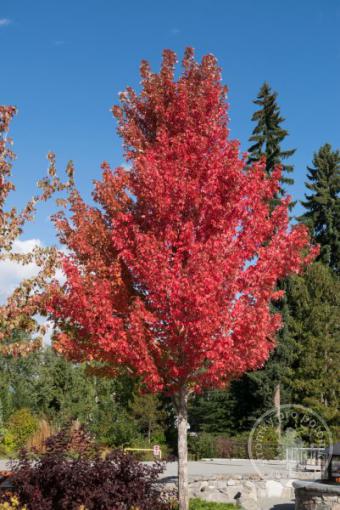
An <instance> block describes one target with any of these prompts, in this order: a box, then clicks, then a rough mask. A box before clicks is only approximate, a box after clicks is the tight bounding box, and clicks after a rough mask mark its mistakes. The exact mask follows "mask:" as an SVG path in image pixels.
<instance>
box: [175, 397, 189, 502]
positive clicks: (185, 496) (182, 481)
mask: <svg viewBox="0 0 340 510" xmlns="http://www.w3.org/2000/svg"><path fill="white" fill-rule="evenodd" d="M177 430H178V500H179V510H188V509H189V484H188V393H187V390H186V388H183V389H182V390H181V391H180V394H179V398H178V407H177Z"/></svg>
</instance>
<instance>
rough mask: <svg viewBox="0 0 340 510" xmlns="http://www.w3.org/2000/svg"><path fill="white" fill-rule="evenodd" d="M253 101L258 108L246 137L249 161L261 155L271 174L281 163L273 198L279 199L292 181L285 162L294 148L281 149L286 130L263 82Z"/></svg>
mask: <svg viewBox="0 0 340 510" xmlns="http://www.w3.org/2000/svg"><path fill="white" fill-rule="evenodd" d="M254 103H255V104H256V105H257V106H259V109H258V110H257V111H256V112H255V113H254V114H253V116H252V119H251V120H252V121H253V122H256V126H255V128H254V130H253V133H252V135H251V137H250V138H249V141H250V142H251V143H252V145H251V147H250V148H249V150H248V152H249V163H252V162H254V161H258V160H260V159H261V158H262V157H263V156H265V158H266V170H267V173H268V175H271V174H272V172H273V170H274V168H275V166H277V165H281V166H282V177H281V187H280V190H279V193H278V197H277V198H278V199H279V198H280V197H282V196H284V195H285V194H286V190H285V186H286V185H290V184H293V183H294V179H292V178H291V177H290V176H289V175H290V174H291V173H292V172H293V166H292V165H290V164H287V163H286V160H287V159H288V158H290V157H291V156H292V155H293V154H294V152H295V149H290V150H283V148H282V142H283V141H284V139H285V138H286V136H287V135H288V131H287V130H286V129H284V128H283V127H282V126H281V124H282V123H283V122H284V120H285V119H284V118H283V117H282V116H281V113H280V108H279V106H278V104H277V93H276V92H273V91H272V90H271V87H270V86H269V84H268V83H267V82H265V83H264V84H263V85H262V87H261V89H260V91H259V94H258V96H257V98H256V99H255V101H254ZM273 205H275V201H274V204H273Z"/></svg>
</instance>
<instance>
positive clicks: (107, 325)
mask: <svg viewBox="0 0 340 510" xmlns="http://www.w3.org/2000/svg"><path fill="white" fill-rule="evenodd" d="M175 61H176V57H175V54H174V53H172V52H171V51H165V52H164V56H163V63H162V67H161V71H160V73H159V74H155V73H152V72H151V71H150V69H149V66H148V64H147V63H146V62H143V64H142V67H141V74H142V91H141V93H140V94H139V95H137V94H136V93H135V92H134V91H133V90H132V89H130V88H128V89H127V91H126V92H124V93H123V94H121V106H120V107H118V106H116V107H114V109H113V111H114V114H115V116H116V118H117V119H118V123H119V133H120V135H121V136H122V137H123V140H124V147H125V154H126V157H127V159H128V160H129V162H130V164H131V168H130V169H127V168H119V169H117V170H116V171H111V170H110V168H109V167H108V165H107V164H104V165H103V178H102V180H101V181H99V182H96V183H95V189H94V200H95V202H96V203H97V204H96V206H92V205H91V206H90V205H86V204H85V203H84V202H83V200H82V199H81V198H80V196H79V194H77V193H73V194H72V195H71V197H70V203H71V210H72V219H71V221H68V220H67V219H66V217H65V216H63V215H59V216H58V217H57V218H56V225H57V228H58V230H59V234H60V238H61V240H62V242H63V243H64V244H65V245H66V246H67V247H68V248H69V250H70V255H69V256H67V257H65V260H64V271H65V273H66V278H67V279H66V283H65V285H64V286H63V288H62V289H59V288H58V287H57V286H55V287H54V288H53V289H52V291H51V296H50V298H49V302H48V310H49V311H50V313H51V314H52V316H53V317H54V318H55V319H56V321H57V323H58V324H59V326H60V330H61V332H60V334H59V335H58V338H57V342H56V345H57V348H58V349H59V350H60V351H63V352H65V353H67V354H68V355H69V356H70V357H73V358H77V359H90V360H91V359H94V360H97V361H100V362H101V363H102V364H103V365H104V366H106V367H108V369H115V368H116V367H120V366H124V367H126V368H128V369H129V370H130V371H132V372H134V373H135V374H137V375H138V376H140V377H141V378H142V379H143V380H144V382H145V384H146V385H147V386H148V387H149V388H150V389H151V390H154V391H159V390H160V389H163V390H166V391H168V392H169V393H176V392H177V391H178V390H179V389H180V388H183V387H186V388H189V389H191V390H196V391H197V390H200V389H202V388H203V387H208V386H219V385H222V384H224V383H226V382H228V380H230V379H231V378H233V377H235V376H237V375H239V374H241V373H243V372H244V371H246V370H252V369H255V368H259V367H261V366H262V365H263V364H264V362H265V361H266V359H267V358H268V355H269V352H270V350H271V349H272V348H273V347H274V339H275V334H276V332H277V330H278V329H279V328H280V316H279V315H277V314H272V313H271V311H270V303H271V300H273V299H277V298H279V297H280V296H279V295H277V293H276V291H275V288H276V283H277V281H278V279H280V278H283V277H285V276H286V275H287V274H289V273H291V272H298V271H300V270H301V268H302V267H303V266H304V265H305V264H307V263H308V262H309V261H310V260H311V259H312V258H313V257H314V255H315V253H316V249H315V248H312V247H311V246H310V245H309V240H308V234H307V230H306V228H305V227H304V226H301V225H299V226H295V227H293V228H290V227H289V220H288V202H289V200H288V199H285V200H282V202H281V203H280V205H279V206H278V207H276V208H275V209H274V211H272V212H271V211H270V207H269V203H270V201H271V199H272V198H273V196H274V195H275V194H276V193H277V191H278V187H279V178H280V169H279V168H277V169H276V171H275V172H274V174H273V176H272V177H268V176H267V175H266V172H265V163H264V162H261V163H257V164H254V165H252V167H251V168H247V167H246V158H245V157H244V156H242V155H241V156H240V153H239V143H238V142H237V141H230V140H229V139H228V129H227V120H228V119H227V106H226V102H225V96H226V89H225V88H224V87H223V86H222V85H221V74H220V69H219V68H218V66H217V63H216V60H215V58H214V57H213V56H212V55H207V56H205V57H204V58H203V59H202V62H201V63H197V62H196V61H195V60H194V58H193V54H192V51H191V50H187V52H186V54H185V57H184V60H183V73H182V75H181V77H180V78H179V79H178V80H177V81H176V80H175V79H174V66H175Z"/></svg>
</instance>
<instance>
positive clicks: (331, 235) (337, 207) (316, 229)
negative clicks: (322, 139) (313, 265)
mask: <svg viewBox="0 0 340 510" xmlns="http://www.w3.org/2000/svg"><path fill="white" fill-rule="evenodd" d="M307 168H308V174H307V178H308V182H306V187H307V188H308V189H309V190H310V191H311V193H310V194H306V195H305V197H306V200H305V201H303V202H302V205H303V206H304V207H305V209H306V212H305V213H304V214H303V215H302V216H301V217H300V221H302V222H304V223H305V224H306V225H308V227H309V228H310V231H311V234H312V236H313V237H314V239H315V240H316V242H317V243H319V244H320V256H319V260H321V261H322V262H324V263H325V264H327V265H328V266H330V267H331V268H332V269H333V270H334V271H335V272H336V273H338V274H339V272H340V151H339V150H334V151H333V150H332V147H331V145H330V144H328V143H326V144H325V145H323V146H322V147H321V148H320V149H319V151H318V152H317V153H316V154H314V158H313V167H307Z"/></svg>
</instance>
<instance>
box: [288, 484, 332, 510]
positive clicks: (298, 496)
mask: <svg viewBox="0 0 340 510" xmlns="http://www.w3.org/2000/svg"><path fill="white" fill-rule="evenodd" d="M293 486H294V488H295V509H296V510H340V486H339V485H333V484H326V483H319V482H305V481H296V482H294V484H293Z"/></svg>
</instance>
